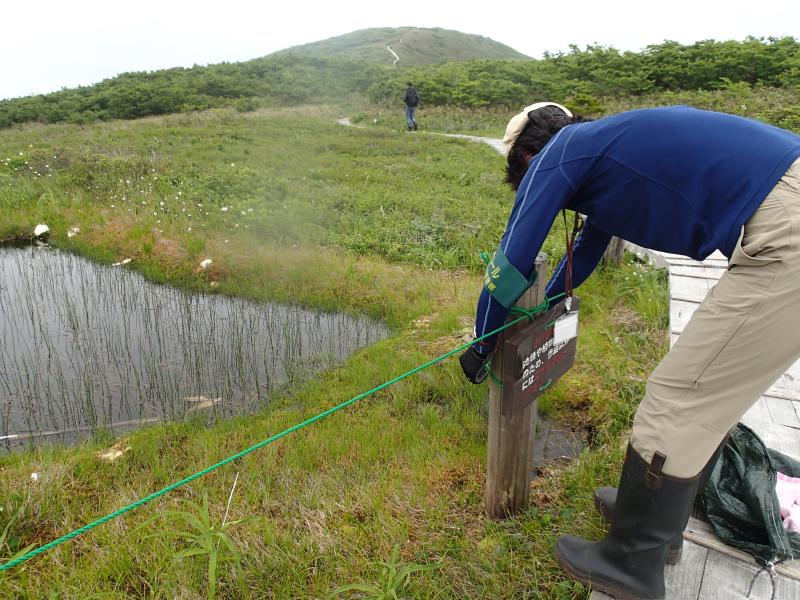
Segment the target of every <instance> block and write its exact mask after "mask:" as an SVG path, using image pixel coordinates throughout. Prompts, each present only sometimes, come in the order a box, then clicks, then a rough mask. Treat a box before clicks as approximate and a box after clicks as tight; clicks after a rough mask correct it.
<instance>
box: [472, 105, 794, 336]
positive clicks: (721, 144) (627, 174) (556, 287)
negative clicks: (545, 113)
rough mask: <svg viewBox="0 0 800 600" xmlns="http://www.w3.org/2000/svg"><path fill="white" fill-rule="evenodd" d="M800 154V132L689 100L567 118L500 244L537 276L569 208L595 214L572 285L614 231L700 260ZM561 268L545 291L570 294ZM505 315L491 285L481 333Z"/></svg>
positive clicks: (725, 243) (529, 177) (581, 241)
mask: <svg viewBox="0 0 800 600" xmlns="http://www.w3.org/2000/svg"><path fill="white" fill-rule="evenodd" d="M798 157H800V136H797V135H795V134H793V133H791V132H788V131H785V130H783V129H778V128H777V127H772V126H770V125H766V124H764V123H761V122H758V121H754V120H751V119H745V118H742V117H736V116H733V115H728V114H723V113H717V112H709V111H704V110H697V109H695V108H691V107H688V106H673V107H667V108H650V109H642V110H634V111H630V112H625V113H621V114H618V115H614V116H611V117H606V118H604V119H599V120H597V121H592V122H589V123H577V124H574V125H569V126H567V127H565V128H563V129H561V130H560V131H559V132H558V133H556V135H554V136H553V138H552V139H551V140H550V142H549V143H548V144H547V145H546V146H545V147H544V148H543V149H542V151H541V152H539V153H538V154H537V155H536V156H535V157H534V158H533V160H531V163H530V166H529V168H528V172H527V174H526V175H525V177H524V178H523V180H522V183H521V184H520V186H519V189H518V191H517V196H516V200H515V202H514V207H513V209H512V210H511V216H510V218H509V220H508V226H507V227H506V231H505V233H504V234H503V238H502V240H501V242H500V247H501V248H502V250H503V252H504V254H505V255H506V257H507V258H508V260H509V262H510V263H511V264H512V265H514V267H515V268H516V269H517V270H518V271H519V272H520V273H522V274H523V275H526V276H529V275H530V273H531V271H532V270H533V263H534V260H535V259H536V256H537V254H538V253H539V250H540V249H541V247H542V243H543V242H544V240H545V237H546V236H547V233H548V231H549V230H550V227H551V226H552V224H553V220H554V218H555V217H556V215H558V213H559V211H560V210H561V209H562V208H567V209H569V210H574V211H577V212H579V213H582V214H584V215H586V217H587V219H586V225H585V226H584V228H583V230H582V232H581V234H580V236H579V237H578V240H577V242H576V245H575V253H574V259H573V285H574V287H577V286H579V285H580V284H581V283H582V282H583V281H584V280H585V279H586V278H587V277H588V276H589V275H590V274H591V273H592V271H593V270H594V269H595V267H596V266H597V264H598V263H599V262H600V259H601V258H602V256H603V253H604V252H605V249H606V248H607V246H608V243H609V241H610V240H611V237H612V236H617V237H621V238H623V239H625V240H628V241H630V242H633V243H635V244H638V245H640V246H644V247H645V248H651V249H653V250H661V251H664V252H671V253H675V254H684V255H686V256H691V257H692V258H695V259H697V260H703V259H705V258H706V257H707V256H708V255H709V254H711V253H712V252H714V251H715V250H717V249H719V250H720V251H721V252H722V253H723V254H724V255H725V256H728V257H730V255H731V252H732V251H733V249H734V247H735V245H736V242H737V240H738V238H739V233H740V231H741V227H742V225H743V224H744V223H745V221H747V219H749V218H750V216H751V215H752V214H753V213H754V212H755V211H756V209H757V208H758V206H759V205H760V204H761V202H762V201H763V200H764V198H765V197H766V196H767V194H769V192H770V190H771V189H772V188H773V187H774V186H775V184H776V183H777V182H778V180H779V179H780V178H781V176H782V175H783V174H784V173H785V172H786V170H787V169H788V168H789V166H790V165H791V164H792V162H794V161H795V160H796V159H797V158H798ZM564 271H565V269H564V260H563V259H562V261H561V263H560V264H559V265H558V267H557V268H556V271H555V273H554V274H553V276H552V278H551V279H550V282H549V283H548V285H547V288H546V291H545V293H546V294H547V295H548V296H551V297H552V296H554V295H556V294H559V293H561V292H563V291H564V275H565V273H564ZM507 313H508V311H507V310H506V309H505V308H503V306H502V305H500V304H499V303H498V302H497V301H495V300H494V299H493V298H491V297H490V295H489V294H488V292H487V291H486V290H485V289H484V290H483V292H482V293H481V296H480V299H479V301H478V310H477V316H476V320H475V332H476V335H477V336H482V335H484V334H485V333H488V332H490V331H493V330H494V329H497V328H498V327H500V325H502V324H503V322H504V321H505V319H506V316H507ZM488 341H489V343H490V344H492V343H493V342H492V340H488ZM482 349H483V350H486V349H488V348H487V346H486V345H484V346H483V347H482Z"/></svg>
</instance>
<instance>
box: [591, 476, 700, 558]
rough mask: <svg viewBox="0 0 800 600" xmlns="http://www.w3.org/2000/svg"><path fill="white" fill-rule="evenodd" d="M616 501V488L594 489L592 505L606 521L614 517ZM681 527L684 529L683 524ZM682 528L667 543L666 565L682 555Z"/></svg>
mask: <svg viewBox="0 0 800 600" xmlns="http://www.w3.org/2000/svg"><path fill="white" fill-rule="evenodd" d="M698 489H700V488H698ZM616 503H617V488H615V487H610V486H607V487H599V488H597V489H596V490H595V491H594V507H595V509H597V512H599V513H600V514H601V515H602V517H603V518H604V519H605V520H606V523H611V522H612V520H613V519H614V506H615V505H616ZM683 529H686V525H685V524H684V526H683ZM683 529H681V532H680V533H679V534H678V535H676V536H675V538H674V539H673V540H672V541H671V542H670V543H669V550H667V558H666V562H667V564H668V565H677V564H678V563H679V562H680V561H681V556H682V555H683Z"/></svg>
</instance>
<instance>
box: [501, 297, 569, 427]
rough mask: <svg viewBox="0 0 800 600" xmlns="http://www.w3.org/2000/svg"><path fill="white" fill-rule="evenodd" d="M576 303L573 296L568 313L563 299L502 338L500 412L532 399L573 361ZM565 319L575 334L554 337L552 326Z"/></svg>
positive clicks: (513, 409) (563, 321)
mask: <svg viewBox="0 0 800 600" xmlns="http://www.w3.org/2000/svg"><path fill="white" fill-rule="evenodd" d="M579 306H580V300H579V299H578V298H576V297H573V298H572V306H571V311H569V314H567V313H568V311H567V309H566V306H565V304H564V301H563V300H562V301H561V302H559V303H558V304H556V305H554V306H553V307H552V308H550V310H548V311H547V312H545V313H542V314H541V315H539V316H538V317H537V318H536V319H534V320H533V321H531V323H530V324H528V325H525V326H524V327H523V328H521V329H520V330H518V331H516V332H515V333H514V334H513V335H511V336H510V337H509V338H508V339H506V340H505V344H504V349H503V366H504V368H503V391H504V398H503V400H504V401H503V406H502V410H503V413H507V412H508V413H510V412H513V411H515V410H517V409H518V407H521V406H526V405H528V404H530V403H531V402H533V401H534V400H535V399H536V398H537V397H538V396H539V394H541V393H542V392H543V391H545V390H546V389H547V388H549V387H550V386H551V385H552V384H553V383H555V382H556V381H557V380H558V379H560V378H561V376H562V375H564V373H566V372H567V371H568V370H569V369H570V367H571V366H572V365H573V364H574V362H575V350H576V348H577V341H578V338H577V329H575V328H576V327H577V311H578V308H579ZM567 322H569V327H570V328H572V331H574V333H573V332H572V331H571V332H569V333H568V334H567V335H566V336H564V335H557V337H556V340H554V333H555V329H556V328H557V327H562V328H563V325H564V324H565V323H567ZM565 337H566V339H564V338H565ZM559 338H560V341H559Z"/></svg>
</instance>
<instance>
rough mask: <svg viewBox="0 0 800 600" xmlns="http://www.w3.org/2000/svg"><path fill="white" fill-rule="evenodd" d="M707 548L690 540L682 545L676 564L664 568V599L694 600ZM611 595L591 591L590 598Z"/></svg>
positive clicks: (608, 599) (607, 598)
mask: <svg viewBox="0 0 800 600" xmlns="http://www.w3.org/2000/svg"><path fill="white" fill-rule="evenodd" d="M707 555H708V548H704V547H703V546H698V545H697V544H693V543H691V542H686V543H684V545H683V558H682V559H681V562H679V563H678V564H677V565H667V566H666V567H665V569H664V586H665V587H666V590H667V593H666V595H665V596H664V600H695V598H697V596H698V594H699V593H700V586H701V585H702V583H703V571H704V569H705V564H706V556H707ZM611 598H612V596H609V595H608V594H604V593H603V592H598V591H593V592H592V595H591V596H590V600H611Z"/></svg>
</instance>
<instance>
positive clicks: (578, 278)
mask: <svg viewBox="0 0 800 600" xmlns="http://www.w3.org/2000/svg"><path fill="white" fill-rule="evenodd" d="M610 241H611V234H609V233H606V232H605V231H603V230H602V229H598V228H597V227H593V226H592V224H591V221H586V223H585V224H584V226H583V229H582V230H581V233H580V235H579V236H578V239H577V240H575V250H574V252H573V255H572V287H573V288H577V287H578V286H579V285H580V284H582V283H583V282H584V281H586V279H587V278H588V277H589V275H591V274H592V271H594V270H595V268H596V267H597V265H598V263H599V262H600V259H601V258H603V254H604V253H605V251H606V248H608V243H609V242H610ZM566 275H567V257H566V255H565V256H564V257H563V258H562V259H561V262H559V263H558V266H557V267H556V270H555V272H554V273H553V275H552V276H551V277H550V281H549V282H548V284H547V287H546V288H545V290H544V293H545V296H547V297H548V298H552V297H553V296H557V295H558V294H561V293H563V292H564V288H565V286H566Z"/></svg>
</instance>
